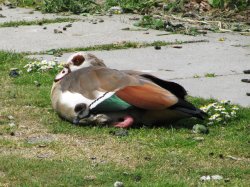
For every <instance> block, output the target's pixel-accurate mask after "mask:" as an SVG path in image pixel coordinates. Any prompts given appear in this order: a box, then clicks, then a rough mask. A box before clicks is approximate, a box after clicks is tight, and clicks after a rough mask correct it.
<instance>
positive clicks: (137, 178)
mask: <svg viewBox="0 0 250 187" xmlns="http://www.w3.org/2000/svg"><path fill="white" fill-rule="evenodd" d="M141 178H142V177H141V176H140V175H136V176H135V177H134V180H135V181H136V182H139V181H140V180H141Z"/></svg>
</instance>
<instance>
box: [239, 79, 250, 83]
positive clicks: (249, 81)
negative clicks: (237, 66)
mask: <svg viewBox="0 0 250 187" xmlns="http://www.w3.org/2000/svg"><path fill="white" fill-rule="evenodd" d="M241 82H246V83H250V79H241Z"/></svg>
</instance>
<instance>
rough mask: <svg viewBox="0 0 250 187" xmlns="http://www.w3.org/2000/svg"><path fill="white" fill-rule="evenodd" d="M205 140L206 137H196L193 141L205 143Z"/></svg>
mask: <svg viewBox="0 0 250 187" xmlns="http://www.w3.org/2000/svg"><path fill="white" fill-rule="evenodd" d="M204 139H205V138H204V137H194V138H193V140H195V141H198V142H201V141H203V140H204Z"/></svg>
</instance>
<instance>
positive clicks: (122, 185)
mask: <svg viewBox="0 0 250 187" xmlns="http://www.w3.org/2000/svg"><path fill="white" fill-rule="evenodd" d="M114 187H124V184H123V182H120V181H116V182H115V183H114Z"/></svg>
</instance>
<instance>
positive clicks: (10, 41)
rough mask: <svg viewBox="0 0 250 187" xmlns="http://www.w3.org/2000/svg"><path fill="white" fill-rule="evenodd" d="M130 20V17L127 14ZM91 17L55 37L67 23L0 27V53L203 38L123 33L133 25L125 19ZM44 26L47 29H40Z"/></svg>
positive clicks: (154, 32) (152, 31) (154, 31)
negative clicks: (97, 19) (94, 20)
mask: <svg viewBox="0 0 250 187" xmlns="http://www.w3.org/2000/svg"><path fill="white" fill-rule="evenodd" d="M131 17H133V15H131ZM90 19H92V18H86V20H85V22H83V21H79V22H74V23H73V24H72V27H71V28H68V29H67V31H63V33H61V34H55V33H54V29H59V30H62V28H63V27H64V26H65V25H66V24H67V23H56V24H48V25H43V26H20V27H17V28H12V27H11V28H0V35H1V36H4V38H2V39H1V40H0V50H13V51H17V52H39V51H44V50H48V49H53V48H56V49H57V48H73V47H88V46H93V45H101V44H110V43H115V42H122V41H133V42H153V41H156V40H162V41H167V42H174V41H176V40H179V41H191V40H199V39H202V38H204V37H202V36H201V37H193V36H185V35H167V36H166V35H164V36H157V34H162V33H166V32H163V31H156V30H149V34H144V33H145V31H124V30H122V29H123V28H127V27H131V26H133V25H132V24H131V23H130V22H129V21H128V20H129V17H128V16H123V15H122V16H113V17H112V18H109V17H107V16H103V18H102V19H104V22H102V23H99V22H98V24H93V23H92V22H90ZM44 26H46V27H47V29H46V30H45V29H43V27H44Z"/></svg>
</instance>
